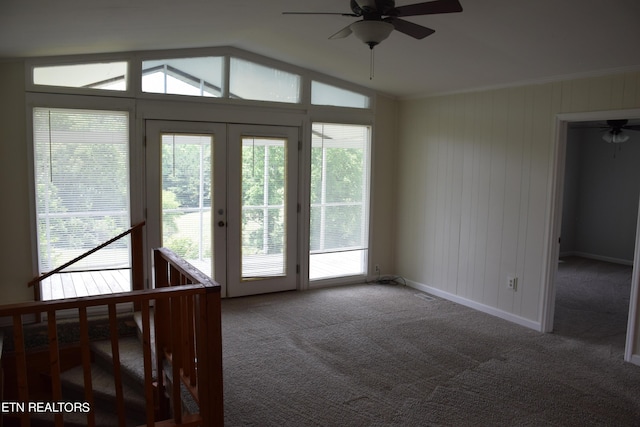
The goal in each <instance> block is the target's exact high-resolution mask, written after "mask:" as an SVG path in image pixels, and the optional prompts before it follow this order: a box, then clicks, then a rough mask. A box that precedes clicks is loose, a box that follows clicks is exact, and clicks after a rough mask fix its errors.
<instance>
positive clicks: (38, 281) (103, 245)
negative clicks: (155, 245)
mask: <svg viewBox="0 0 640 427" xmlns="http://www.w3.org/2000/svg"><path fill="white" fill-rule="evenodd" d="M144 225H145V221H142V222H140V223H138V224H136V225H134V226H133V227H131V228H129V229H128V230H127V231H124V232H122V233H120V234H118V235H117V236H116V237H114V238H113V239H109V240H108V241H106V242H104V243H102V244H100V245H98V246H96V247H95V248H93V249H90V250H88V251H87V252H85V253H83V254H82V255H79V256H77V257H75V258H74V259H72V260H71V261H69V262H66V263H64V264H62V265H61V266H60V267H57V268H55V269H53V270H51V271H49V272H47V273H44V274H41V275H40V276H37V277H34V278H33V279H31V280H30V281H29V283H28V284H27V286H29V287H31V286H34V285H36V284H37V283H40V282H41V281H43V280H44V279H46V278H48V277H51V276H53V275H54V274H57V273H60V272H61V271H62V270H64V269H65V268H67V267H70V266H72V265H73V264H75V263H76V262H78V261H81V260H83V259H84V258H86V257H88V256H89V255H91V254H93V253H95V252H97V251H99V250H100V249H103V248H105V247H107V246H109V245H110V244H112V243H114V242H116V241H118V240H120V239H122V238H123V237H125V236H127V235H129V234H131V233H133V232H134V231H136V230H138V229H140V228H141V227H143V226H144ZM133 252H137V251H133Z"/></svg>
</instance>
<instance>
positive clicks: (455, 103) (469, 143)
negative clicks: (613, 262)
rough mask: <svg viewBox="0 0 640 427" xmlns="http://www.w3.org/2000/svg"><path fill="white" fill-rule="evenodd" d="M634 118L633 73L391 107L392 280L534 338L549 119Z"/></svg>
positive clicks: (637, 98)
mask: <svg viewBox="0 0 640 427" xmlns="http://www.w3.org/2000/svg"><path fill="white" fill-rule="evenodd" d="M638 107H640V73H637V72H636V73H626V74H619V75H610V76H605V77H598V78H587V79H576V80H567V81H562V82H555V83H547V84H539V85H527V86H520V87H512V88H505V89H496V90H487V91H482V92H473V93H465V94H457V95H450V96H441V97H433V98H427V99H419V100H406V101H403V102H401V105H400V121H399V123H400V139H399V144H398V147H399V157H398V164H399V176H398V180H399V182H398V201H397V205H398V215H397V228H398V233H397V243H396V246H397V251H396V267H397V273H398V274H401V275H403V276H404V277H405V278H406V279H408V280H409V282H410V283H411V284H413V285H414V286H417V287H422V288H424V289H427V290H432V291H435V292H436V293H440V294H442V295H443V296H447V297H449V298H451V299H454V300H458V301H460V302H463V303H467V304H468V305H471V306H475V307H477V308H481V309H484V310H485V311H488V312H492V313H494V314H497V315H500V316H502V317H506V318H509V319H510V320H513V321H517V322H520V323H522V324H525V325H527V326H530V327H534V328H536V327H538V326H539V325H540V322H541V304H542V291H543V289H542V286H543V282H544V277H543V273H544V272H543V268H544V262H545V261H544V257H545V250H546V247H545V246H546V244H545V233H546V230H547V227H548V226H549V224H548V220H549V209H550V208H549V206H548V202H549V200H550V196H549V194H550V191H551V185H550V184H551V182H550V179H551V175H552V159H553V153H552V151H553V148H554V142H555V136H556V133H555V132H556V129H555V120H556V115H557V114H559V113H566V112H586V111H602V110H617V109H631V108H638ZM509 275H513V276H517V277H518V289H517V291H516V292H513V291H511V290H508V289H507V287H506V278H507V276H509Z"/></svg>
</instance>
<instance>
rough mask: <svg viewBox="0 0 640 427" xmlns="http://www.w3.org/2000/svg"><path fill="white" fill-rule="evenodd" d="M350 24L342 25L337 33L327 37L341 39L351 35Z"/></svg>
mask: <svg viewBox="0 0 640 427" xmlns="http://www.w3.org/2000/svg"><path fill="white" fill-rule="evenodd" d="M351 32H352V31H351V24H349V25H347V26H346V27H344V28H343V29H341V30H340V31H338V32H337V33H335V34H333V35H332V36H331V37H329V40H335V39H343V38H345V37H348V36H349V35H351Z"/></svg>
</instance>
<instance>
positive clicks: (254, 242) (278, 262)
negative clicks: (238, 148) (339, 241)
mask: <svg viewBox="0 0 640 427" xmlns="http://www.w3.org/2000/svg"><path fill="white" fill-rule="evenodd" d="M286 144H287V140H286V139H278V138H272V139H270V138H254V137H243V138H242V221H241V226H242V278H243V279H250V278H255V277H273V276H283V275H285V273H286V262H285V260H286V257H285V254H286V242H287V236H286V230H287V227H286V220H287V219H286V215H285V212H286V210H285V203H286V197H285V196H286V188H287V185H286V182H287V181H286V180H287V162H286V160H287V157H286Z"/></svg>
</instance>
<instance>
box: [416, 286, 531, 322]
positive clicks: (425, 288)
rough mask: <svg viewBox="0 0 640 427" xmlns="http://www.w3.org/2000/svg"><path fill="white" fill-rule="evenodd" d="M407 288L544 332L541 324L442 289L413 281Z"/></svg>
mask: <svg viewBox="0 0 640 427" xmlns="http://www.w3.org/2000/svg"><path fill="white" fill-rule="evenodd" d="M407 286H410V287H412V288H414V289H418V290H420V291H422V292H426V293H428V294H431V295H435V296H437V297H440V298H444V299H446V300H449V301H453V302H455V303H457V304H460V305H464V306H466V307H469V308H473V309H474V310H478V311H481V312H483V313H487V314H490V315H492V316H495V317H499V318H500V319H504V320H507V321H509V322H512V323H516V324H518V325H520V326H524V327H526V328H529V329H533V330H535V331H538V332H541V331H542V325H541V323H540V322H536V321H533V320H529V319H525V318H524V317H520V316H518V315H515V314H513V313H509V312H506V311H503V310H500V309H497V308H495V307H490V306H488V305H485V304H481V303H479V302H476V301H472V300H469V299H466V298H463V297H460V296H458V295H454V294H451V293H449V292H445V291H443V290H441V289H438V288H434V287H432V286H428V285H425V284H423V283H418V282H414V281H412V280H407Z"/></svg>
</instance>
